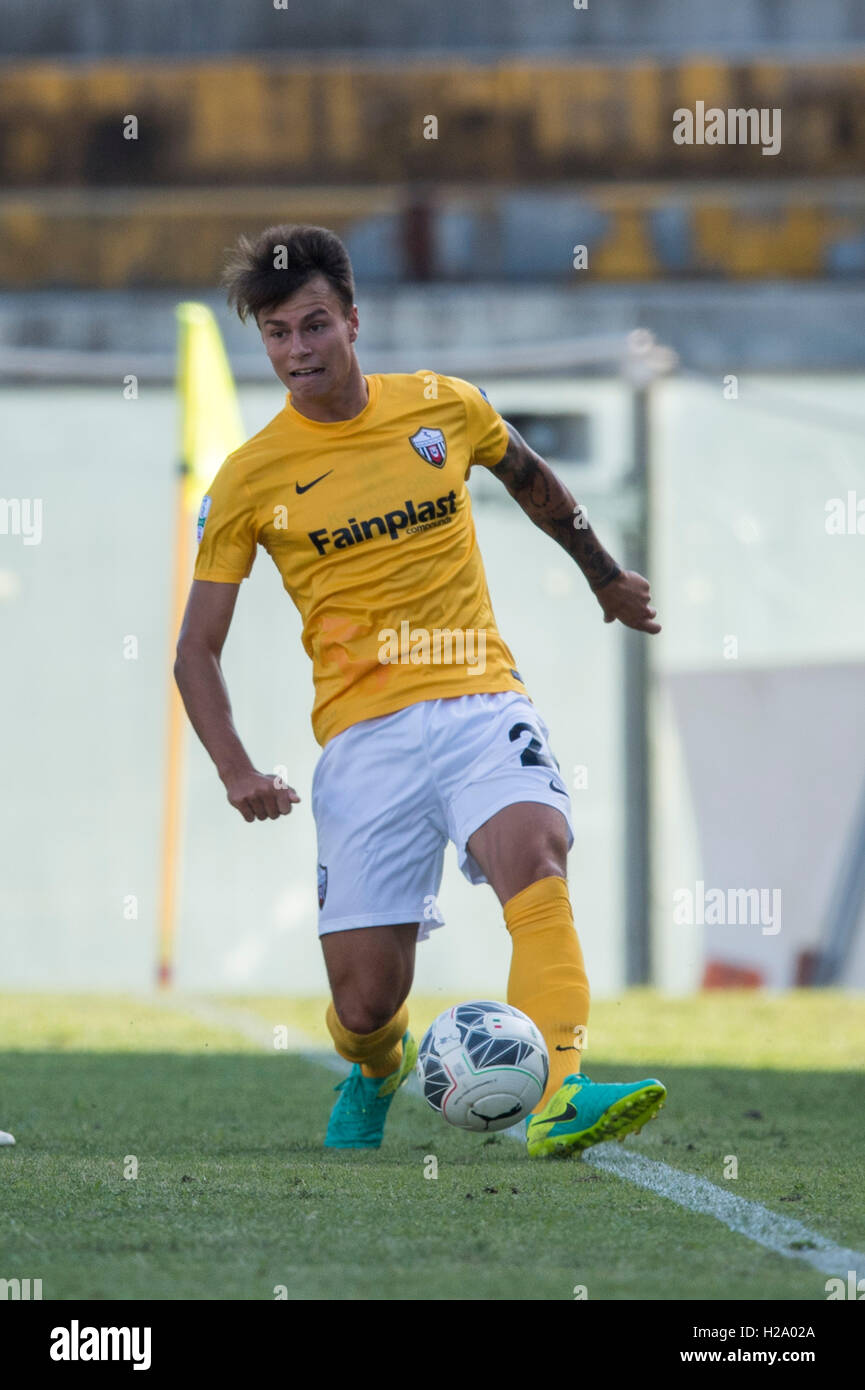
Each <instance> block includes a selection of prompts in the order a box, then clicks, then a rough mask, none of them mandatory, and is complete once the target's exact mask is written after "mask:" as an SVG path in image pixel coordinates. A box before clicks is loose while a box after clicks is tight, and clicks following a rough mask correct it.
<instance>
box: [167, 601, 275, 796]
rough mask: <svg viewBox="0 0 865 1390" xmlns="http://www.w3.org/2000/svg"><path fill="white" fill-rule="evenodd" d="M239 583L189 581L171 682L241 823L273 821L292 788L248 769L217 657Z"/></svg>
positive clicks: (248, 760) (247, 758) (247, 760)
mask: <svg viewBox="0 0 865 1390" xmlns="http://www.w3.org/2000/svg"><path fill="white" fill-rule="evenodd" d="M239 588H240V585H239V584H215V583H212V582H210V581H205V580H193V583H192V588H191V590H190V593H189V599H188V601H187V604H186V612H185V613H184V615H183V625H182V627H181V629H180V636H179V638H178V641H177V660H176V661H175V663H174V678H175V680H176V681H177V686H178V689H179V690H180V694H181V697H182V699H183V703H184V705H185V706H186V712H187V714H188V715H189V719H190V722H191V724H192V727H193V728H194V729H195V732H196V733H197V734H198V737H199V738H200V739H201V742H202V743H203V744H204V746H205V748H206V749H207V751H208V753H209V754H210V756H211V758H212V759H213V761H214V763H215V764H216V770H217V772H218V773H219V776H220V777H221V779H222V782H223V784H224V786H225V790H226V792H227V794H228V800H229V801H230V803H231V805H232V806H234V807H235V809H236V810H238V811H239V812H240V814H241V815H242V816H243V819H244V820H245V821H254V820H276V819H278V817H279V816H285V815H288V814H289V812H290V811H291V808H292V805H293V804H294V803H295V802H297V801H299V800H300V797H299V796H298V795H297V792H296V791H294V789H293V788H292V787H285V786H281V785H277V782H276V779H275V778H274V777H273V776H272V775H268V774H266V773H262V772H258V771H256V769H255V768H254V767H253V765H252V762H251V760H250V757H249V754H248V753H247V751H246V749H245V748H244V746H243V744H242V743H241V741H240V738H239V736H238V734H237V730H236V729H235V727H234V719H233V717H232V713H231V702H230V700H229V698H228V689H227V687H226V684H225V677H224V676H223V674H222V666H221V664H220V657H221V655H222V648H223V646H224V645H225V639H226V637H227V635H228V629H229V627H230V625H231V619H232V615H233V613H234V605H235V603H236V602H237V591H238V589H239Z"/></svg>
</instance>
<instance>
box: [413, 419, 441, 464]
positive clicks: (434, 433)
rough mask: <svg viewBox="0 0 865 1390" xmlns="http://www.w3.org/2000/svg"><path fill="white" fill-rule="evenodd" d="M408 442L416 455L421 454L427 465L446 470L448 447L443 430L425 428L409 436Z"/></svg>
mask: <svg viewBox="0 0 865 1390" xmlns="http://www.w3.org/2000/svg"><path fill="white" fill-rule="evenodd" d="M408 442H409V444H410V445H411V447H412V448H413V449H414V451H415V453H417V454H420V456H421V458H422V459H424V460H425V461H426V462H427V463H431V464H432V466H433V468H444V463H445V459H446V458H447V455H448V446H447V444H446V443H445V437H444V435H443V434H442V432H441V430H430V429H427V428H426V427H424V428H423V429H421V430H418V432H417V434H411V435H409V441H408Z"/></svg>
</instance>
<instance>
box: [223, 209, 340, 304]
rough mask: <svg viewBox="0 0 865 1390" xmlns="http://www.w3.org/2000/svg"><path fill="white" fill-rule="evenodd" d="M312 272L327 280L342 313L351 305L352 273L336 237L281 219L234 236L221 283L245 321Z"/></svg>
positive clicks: (322, 229) (301, 283)
mask: <svg viewBox="0 0 865 1390" xmlns="http://www.w3.org/2000/svg"><path fill="white" fill-rule="evenodd" d="M314 275H323V276H324V277H325V279H326V280H328V281H329V282H330V284H331V285H332V286H333V289H334V291H335V293H336V294H337V295H338V297H339V300H340V303H341V304H342V306H343V308H344V310H345V313H346V316H348V315H349V314H350V313H351V310H352V306H353V305H354V273H353V272H352V268H351V261H350V260H349V257H348V252H347V251H346V249H345V247H344V246H343V244H342V242H341V241H340V239H339V237H338V236H337V235H336V233H335V232H331V231H328V229H327V227H311V226H304V225H292V224H291V223H287V222H285V223H281V224H280V225H279V226H276V227H268V228H267V229H266V230H265V231H263V232H260V233H259V235H258V236H257V237H255V238H250V237H246V236H241V237H239V238H238V240H237V243H236V245H235V246H234V247H233V249H232V250H231V251H230V252H229V255H228V258H227V260H226V263H225V270H224V272H223V276H222V284H223V287H224V288H225V290H226V292H227V295H228V303H229V304H230V306H231V307H232V309H236V310H237V314H238V317H239V318H240V319H241V320H243V321H245V320H246V319H247V318H248V317H249V316H250V315H251V316H252V317H253V318H254V319H255V321H256V323H257V322H258V315H259V314H260V313H261V311H262V309H269V308H271V307H272V306H273V305H275V304H281V303H282V301H283V300H284V299H288V297H289V296H290V295H292V294H294V293H295V291H296V290H299V289H302V288H303V286H304V285H305V284H306V283H307V281H308V280H311V279H312V277H313V276H314Z"/></svg>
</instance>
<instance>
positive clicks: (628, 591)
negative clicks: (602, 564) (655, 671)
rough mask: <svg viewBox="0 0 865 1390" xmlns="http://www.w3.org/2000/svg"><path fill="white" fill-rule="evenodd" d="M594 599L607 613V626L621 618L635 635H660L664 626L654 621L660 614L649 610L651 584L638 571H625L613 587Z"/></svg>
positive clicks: (605, 589)
mask: <svg viewBox="0 0 865 1390" xmlns="http://www.w3.org/2000/svg"><path fill="white" fill-rule="evenodd" d="M595 598H596V599H597V600H598V603H599V604H600V605H601V607H602V608H603V610H604V622H605V623H614V622H615V621H616V619H617V618H618V620H619V622H620V623H624V625H625V627H632V628H634V630H635V631H636V632H651V633H655V632H660V631H661V624H660V623H656V622H655V621H654V619H655V618H656V617H657V612H656V610H655V609H654V608H651V607H650V604H651V602H652V595H651V594H650V593H649V581H648V579H644V578H643V576H642V575H641V574H637V572H636V570H623V571H622V573H621V574H620V575H619V576H618V578H616V579H614V580H613V582H612V583H611V584H605V585H604V587H603V589H598V590H597V592H596V593H595Z"/></svg>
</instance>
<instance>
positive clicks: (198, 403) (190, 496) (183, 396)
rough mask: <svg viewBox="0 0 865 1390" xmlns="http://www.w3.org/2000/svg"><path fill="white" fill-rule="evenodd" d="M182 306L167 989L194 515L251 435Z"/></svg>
mask: <svg viewBox="0 0 865 1390" xmlns="http://www.w3.org/2000/svg"><path fill="white" fill-rule="evenodd" d="M176 313H177V382H176V386H177V403H178V408H179V426H180V462H179V464H178V467H177V490H176V504H175V527H174V565H173V568H174V578H173V582H172V590H171V629H170V631H171V641H170V645H169V660H168V710H167V725H166V746H165V778H164V785H163V811H162V851H161V856H160V889H159V945H158V961H157V969H156V980H157V985H158V987H159V988H160V989H169V988H170V987H171V985H172V984H173V981H174V954H175V940H176V934H177V896H178V882H179V878H180V872H179V870H180V837H181V821H182V817H181V806H182V795H181V793H182V780H183V747H184V731H185V728H186V716H185V713H184V709H183V702H182V701H181V699H180V695H179V692H178V690H177V686H176V685H175V682H174V677H173V674H172V667H173V665H174V648H175V644H176V641H177V634H178V632H179V631H180V625H181V622H182V621H183V610H184V607H185V604H186V595H187V592H188V589H189V580H190V557H191V552H192V536H191V532H192V524H193V522H192V518H193V515H194V513H195V511H196V510H197V508H198V506H199V505H200V502H201V498H202V496H203V495H204V493H205V491H206V489H207V487H208V486H209V484H210V482H211V480H212V478H213V477H214V474H215V473H216V471H217V469H218V468H219V466H220V464H221V463H222V461H223V459H224V458H225V457H226V455H228V454H230V453H232V451H233V450H234V449H236V448H238V447H239V446H240V445H241V444H242V443H243V441H244V439H245V438H246V435H245V432H244V429H243V421H242V420H241V416H240V406H239V404H238V400H237V392H236V390H235V386H234V380H233V378H232V375H231V368H230V367H229V365H228V358H227V357H226V355H225V348H224V347H223V345H222V338H221V336H220V333H219V328H218V326H217V323H216V320H215V318H214V317H213V314H212V313H211V311H210V310H209V309H208V308H207V306H206V305H204V304H194V303H183V304H178V306H177V310H176Z"/></svg>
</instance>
